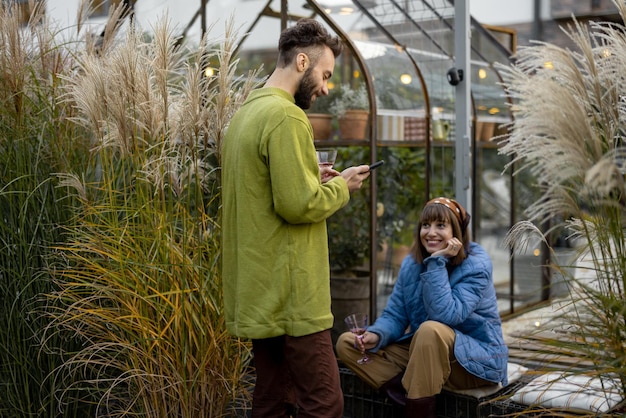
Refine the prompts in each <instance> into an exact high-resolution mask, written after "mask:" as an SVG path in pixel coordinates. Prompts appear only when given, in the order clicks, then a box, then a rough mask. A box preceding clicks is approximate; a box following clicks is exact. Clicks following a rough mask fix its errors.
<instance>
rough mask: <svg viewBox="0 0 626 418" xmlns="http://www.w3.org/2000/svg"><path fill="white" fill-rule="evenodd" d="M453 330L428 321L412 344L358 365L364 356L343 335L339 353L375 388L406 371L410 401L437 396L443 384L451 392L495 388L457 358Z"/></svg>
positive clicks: (348, 336)
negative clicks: (468, 370)
mask: <svg viewBox="0 0 626 418" xmlns="http://www.w3.org/2000/svg"><path fill="white" fill-rule="evenodd" d="M454 339H455V335H454V330H452V328H450V327H448V326H447V325H444V324H442V323H439V322H435V321H426V322H424V323H423V324H422V325H421V326H420V328H419V329H418V330H417V332H416V333H415V335H414V336H413V338H412V339H411V342H410V343H409V342H406V343H400V344H391V345H389V346H387V347H385V348H384V349H380V350H378V352H376V353H368V357H370V358H372V359H373V360H374V361H373V362H371V363H368V364H364V365H360V364H357V360H358V359H359V358H361V353H360V352H359V351H358V350H355V348H354V335H353V334H351V333H350V332H346V333H344V334H342V335H341V336H340V337H339V339H338V340H337V354H338V356H339V358H340V359H341V361H343V362H344V363H345V364H346V366H348V367H349V368H350V369H351V370H352V371H354V373H355V374H356V375H357V376H359V377H360V378H361V379H363V380H364V381H365V382H366V383H367V384H369V385H370V386H372V387H374V388H377V389H378V388H379V387H380V386H381V385H383V384H384V383H385V382H387V381H389V380H391V379H392V378H393V377H395V376H396V375H398V374H399V373H401V372H403V371H404V377H403V378H402V385H403V386H404V388H405V389H406V391H407V398H409V399H419V398H425V397H428V396H434V395H436V394H438V393H440V392H441V390H442V389H443V387H444V385H445V386H446V387H448V388H450V389H472V388H477V387H481V386H487V385H493V383H492V382H489V381H486V380H483V379H480V378H478V377H476V376H474V375H472V374H471V373H469V372H467V371H466V370H465V369H464V368H463V367H462V366H461V365H460V364H458V362H457V361H456V359H455V357H454Z"/></svg>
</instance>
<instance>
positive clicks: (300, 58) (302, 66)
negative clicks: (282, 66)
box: [296, 52, 311, 72]
mask: <svg viewBox="0 0 626 418" xmlns="http://www.w3.org/2000/svg"><path fill="white" fill-rule="evenodd" d="M309 65H311V61H310V60H309V56H308V55H307V54H305V53H304V52H300V53H299V54H298V55H297V56H296V68H297V69H298V71H299V72H304V71H306V70H307V68H309Z"/></svg>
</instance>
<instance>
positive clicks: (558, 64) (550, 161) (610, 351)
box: [501, 1, 626, 395]
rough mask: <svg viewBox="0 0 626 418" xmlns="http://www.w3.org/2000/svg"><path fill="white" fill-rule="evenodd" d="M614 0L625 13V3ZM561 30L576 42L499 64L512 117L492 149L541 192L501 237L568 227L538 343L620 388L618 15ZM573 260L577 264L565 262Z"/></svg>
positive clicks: (519, 245)
mask: <svg viewBox="0 0 626 418" xmlns="http://www.w3.org/2000/svg"><path fill="white" fill-rule="evenodd" d="M615 4H616V5H617V7H618V8H619V10H620V13H621V15H622V18H624V17H625V16H626V6H625V5H624V4H623V2H617V1H616V2H615ZM569 33H570V37H571V38H572V40H573V41H574V43H575V45H576V48H575V49H564V48H560V47H557V46H555V45H552V44H542V45H536V46H533V47H529V48H525V49H523V50H521V51H520V52H519V55H518V57H517V60H516V64H515V65H514V66H512V67H504V68H502V70H503V75H504V80H505V85H506V87H507V92H508V94H509V96H510V97H511V98H512V99H513V100H514V101H515V105H514V110H515V121H514V122H513V124H512V130H511V136H510V137H509V139H507V140H506V142H505V145H504V147H503V148H502V149H501V152H502V153H503V154H505V155H509V156H512V157H513V160H512V161H513V162H512V163H511V165H512V164H516V168H517V169H518V171H516V172H515V175H518V174H519V173H531V174H532V175H533V176H534V177H536V178H537V181H538V188H539V190H540V192H541V196H540V197H539V198H538V199H537V200H535V201H534V202H533V204H532V205H530V207H528V210H527V212H526V215H527V216H528V221H523V222H520V223H519V224H517V225H516V226H515V228H514V229H513V230H512V231H511V234H510V235H509V238H508V240H509V243H511V244H512V245H513V244H514V247H515V249H522V250H523V248H524V245H525V244H526V243H527V242H528V239H529V238H532V237H533V236H536V235H537V234H539V235H542V238H543V240H544V242H545V243H546V245H549V244H550V239H549V235H550V233H552V232H553V231H557V230H562V229H565V230H567V231H568V234H569V238H570V239H571V240H572V241H573V242H575V243H576V251H577V257H576V258H575V259H573V260H572V261H571V262H570V263H564V264H563V265H553V266H552V267H553V268H554V269H556V270H559V271H560V272H561V273H562V274H563V275H565V277H566V278H567V281H568V287H569V290H570V298H571V303H567V304H566V306H567V308H566V309H563V311H562V312H561V314H560V315H559V318H556V321H554V322H551V324H549V325H550V326H551V328H558V331H559V335H560V338H557V339H548V340H544V341H543V342H544V343H546V344H548V345H549V346H551V351H552V352H553V353H558V354H560V355H564V356H572V357H575V358H576V359H578V361H576V362H574V363H573V364H574V366H573V368H574V369H575V370H574V372H575V373H583V372H584V373H591V374H595V375H599V376H603V375H615V376H618V377H619V378H620V379H621V381H622V386H623V387H626V346H625V345H624V340H625V337H626V293H625V291H626V257H624V251H625V249H626V237H625V236H624V226H625V220H626V206H625V204H626V189H625V185H624V172H625V167H626V166H625V165H624V161H626V158H625V157H626V151H625V150H626V149H625V148H624V134H625V132H626V130H625V128H624V120H626V107H625V106H624V97H626V86H625V85H624V82H623V74H624V72H626V37H625V36H624V26H623V25H618V24H611V25H606V24H592V28H591V29H589V28H585V27H583V26H582V25H577V26H576V27H575V28H570V30H569ZM545 62H551V63H552V68H544V63H545ZM555 219H562V220H563V221H562V222H557V223H556V224H553V225H554V227H553V228H551V229H550V230H549V231H547V232H546V235H548V236H543V234H541V233H539V228H538V227H537V226H536V225H544V224H546V223H547V222H548V221H552V220H555ZM577 263H578V264H579V263H582V266H584V269H580V268H579V269H577V270H574V269H571V268H570V267H574V266H575V265H576V264H577ZM576 271H578V275H574V273H575V272H576ZM581 273H585V274H581ZM583 276H584V277H583ZM555 324H558V326H557V325H555ZM542 329H543V328H542ZM580 359H582V360H585V361H586V366H584V367H583V366H581V363H580ZM584 369H587V370H584ZM623 394H624V393H623V392H622V395H623Z"/></svg>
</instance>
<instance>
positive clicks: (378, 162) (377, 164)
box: [370, 160, 385, 171]
mask: <svg viewBox="0 0 626 418" xmlns="http://www.w3.org/2000/svg"><path fill="white" fill-rule="evenodd" d="M384 163H385V160H380V161H376V162H375V163H374V164H372V165H370V171H372V170H375V169H377V168H378V167H380V166H381V165H383V164H384Z"/></svg>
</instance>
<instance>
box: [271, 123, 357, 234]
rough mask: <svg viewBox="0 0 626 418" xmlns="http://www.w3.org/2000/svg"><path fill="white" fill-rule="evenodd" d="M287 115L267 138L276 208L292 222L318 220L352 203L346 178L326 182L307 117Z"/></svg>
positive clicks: (312, 221) (277, 211)
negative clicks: (323, 179) (319, 164)
mask: <svg viewBox="0 0 626 418" xmlns="http://www.w3.org/2000/svg"><path fill="white" fill-rule="evenodd" d="M301 113H302V115H299V114H296V115H289V114H288V115H287V116H286V117H285V118H284V119H283V120H282V121H281V122H280V123H278V124H277V125H276V128H275V129H274V130H273V131H272V132H270V133H269V137H268V138H267V150H268V151H267V153H268V159H269V167H270V177H271V185H272V196H273V199H274V208H275V210H276V213H278V214H279V215H280V216H281V217H282V218H283V219H285V221H287V222H289V223H291V224H301V223H315V222H321V221H323V220H325V219H327V218H328V217H329V216H330V215H332V214H333V213H335V212H336V211H337V210H339V209H341V208H342V207H343V206H345V205H346V204H347V203H348V200H349V199H350V194H349V191H348V186H347V184H346V182H345V180H344V179H343V178H342V177H336V178H334V179H332V180H331V181H329V182H327V183H325V184H322V183H321V180H320V173H319V167H318V165H317V157H316V156H315V147H314V145H313V136H312V132H311V129H310V127H307V121H306V116H305V115H304V112H301Z"/></svg>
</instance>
